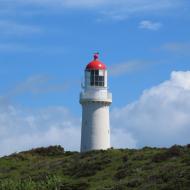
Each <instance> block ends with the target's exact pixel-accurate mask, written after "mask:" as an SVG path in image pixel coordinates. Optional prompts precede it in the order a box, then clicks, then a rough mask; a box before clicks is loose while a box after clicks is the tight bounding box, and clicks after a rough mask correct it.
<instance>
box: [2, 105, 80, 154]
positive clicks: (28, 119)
mask: <svg viewBox="0 0 190 190" xmlns="http://www.w3.org/2000/svg"><path fill="white" fill-rule="evenodd" d="M79 126H80V119H78V118H77V117H74V116H73V115H72V114H71V113H70V112H69V111H68V110H67V109H66V108H64V107H49V108H45V109H41V110H30V111H29V110H27V109H24V108H22V109H21V108H20V109H19V108H18V107H15V106H12V105H9V104H7V105H4V106H3V107H2V106H1V109H0V155H5V154H10V153H13V152H18V151H21V150H27V149H30V148H33V147H39V146H48V145H57V144H60V145H62V146H63V147H65V148H66V149H67V150H79V145H80V127H79Z"/></svg>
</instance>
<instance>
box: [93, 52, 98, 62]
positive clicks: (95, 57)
mask: <svg viewBox="0 0 190 190" xmlns="http://www.w3.org/2000/svg"><path fill="white" fill-rule="evenodd" d="M98 58H99V53H98V52H97V53H95V54H94V60H96V59H98Z"/></svg>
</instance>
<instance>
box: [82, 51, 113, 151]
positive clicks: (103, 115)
mask: <svg viewBox="0 0 190 190" xmlns="http://www.w3.org/2000/svg"><path fill="white" fill-rule="evenodd" d="M107 81H108V80H107V69H106V65H104V64H103V63H102V62H100V61H99V60H98V53H97V54H95V55H94V60H93V61H92V62H90V63H89V64H88V65H87V66H86V69H85V83H84V85H83V87H82V92H81V94H80V104H81V105H82V130H81V152H86V151H90V150H101V149H102V150H105V149H108V148H110V125H109V106H110V104H111V103H112V94H111V93H109V92H108V84H107V83H108V82H107Z"/></svg>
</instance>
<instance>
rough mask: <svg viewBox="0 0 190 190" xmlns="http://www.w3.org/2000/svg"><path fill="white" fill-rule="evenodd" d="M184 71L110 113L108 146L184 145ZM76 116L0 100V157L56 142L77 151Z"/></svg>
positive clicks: (189, 90)
mask: <svg viewBox="0 0 190 190" xmlns="http://www.w3.org/2000/svg"><path fill="white" fill-rule="evenodd" d="M189 99H190V71H187V72H182V71H181V72H180V71H179V72H176V71H174V72H172V74H171V78H170V79H169V80H168V81H165V82H163V83H161V84H160V85H157V86H154V87H153V88H151V89H147V90H145V91H144V92H143V94H142V95H141V97H140V98H139V99H138V100H137V101H135V102H133V103H131V104H128V105H127V106H125V107H123V108H115V109H113V110H112V111H111V117H110V118H111V132H112V133H111V134H112V136H111V137H112V138H111V141H112V146H114V147H117V148H125V147H128V148H138V147H142V146H171V145H173V144H187V143H189V136H190V117H189V115H190V101H189ZM80 128H81V120H80V118H78V117H76V116H74V115H72V114H71V113H70V111H69V110H68V109H66V108H64V107H49V108H43V109H38V110H28V109H26V108H21V107H18V106H13V105H12V104H10V102H9V101H8V100H7V99H6V98H3V97H0V155H5V154H9V153H12V152H18V151H21V150H27V149H30V148H33V147H39V146H48V145H55V144H60V145H62V146H63V147H65V148H66V150H79V146H80Z"/></svg>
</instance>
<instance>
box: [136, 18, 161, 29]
mask: <svg viewBox="0 0 190 190" xmlns="http://www.w3.org/2000/svg"><path fill="white" fill-rule="evenodd" d="M161 27H162V24H161V23H160V22H152V21H150V20H143V21H141V22H140V23H139V28H140V29H147V30H154V31H156V30H159V29H160V28H161Z"/></svg>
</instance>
